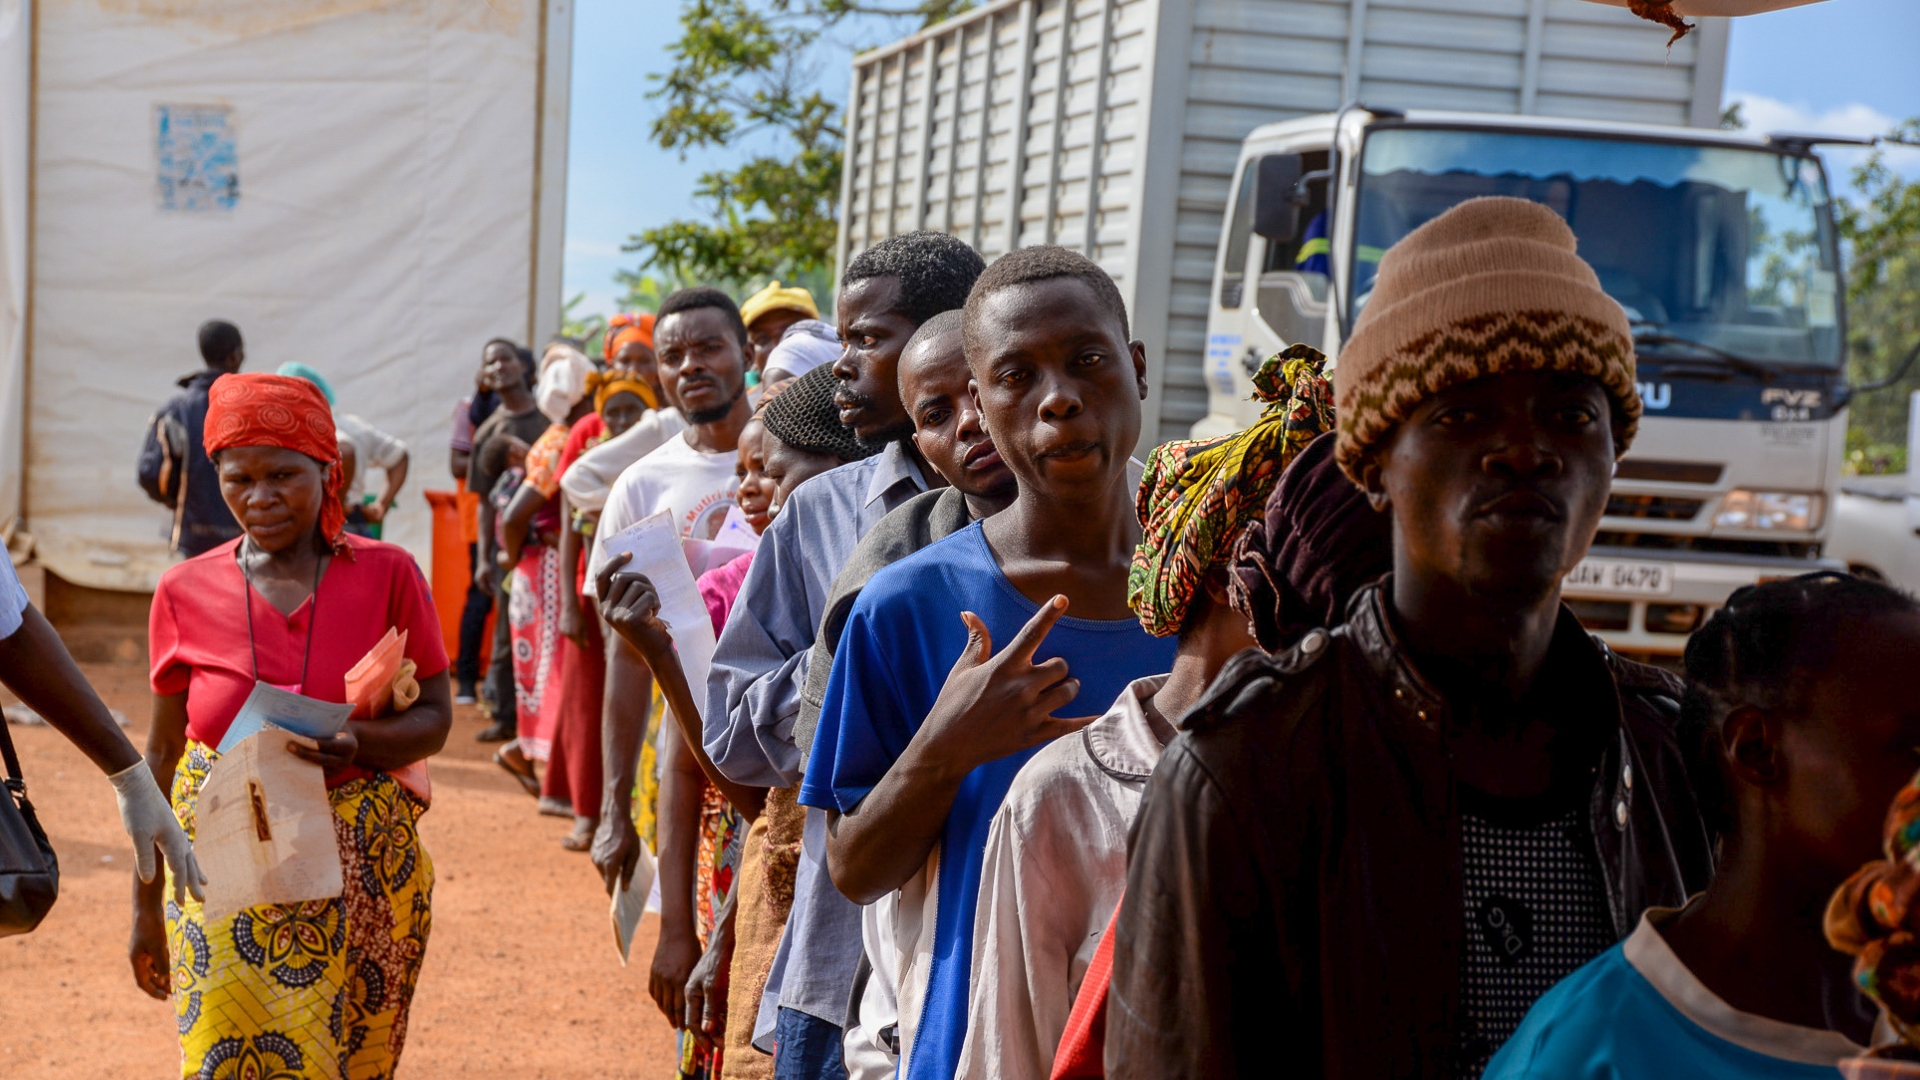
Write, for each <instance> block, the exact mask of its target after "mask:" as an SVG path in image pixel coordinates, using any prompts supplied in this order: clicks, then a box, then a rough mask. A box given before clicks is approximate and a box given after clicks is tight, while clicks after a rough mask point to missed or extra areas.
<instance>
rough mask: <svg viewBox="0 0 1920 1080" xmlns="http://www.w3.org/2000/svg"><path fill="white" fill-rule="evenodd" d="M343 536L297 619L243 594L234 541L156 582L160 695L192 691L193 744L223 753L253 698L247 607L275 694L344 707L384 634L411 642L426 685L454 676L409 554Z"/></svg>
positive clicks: (156, 688)
mask: <svg viewBox="0 0 1920 1080" xmlns="http://www.w3.org/2000/svg"><path fill="white" fill-rule="evenodd" d="M345 539H346V542H347V545H348V549H349V552H350V555H351V557H348V556H346V555H337V556H335V557H334V558H333V559H331V560H329V561H328V563H327V571H326V574H325V575H324V576H322V578H321V579H320V589H319V591H318V592H317V593H316V594H315V596H314V597H309V598H308V599H307V601H306V602H305V603H302V604H301V605H300V606H299V607H298V608H295V609H294V612H293V614H292V615H282V614H281V613H280V610H279V609H278V608H276V607H274V606H273V605H272V604H271V603H269V602H268V601H267V599H266V598H265V597H263V596H261V595H260V594H259V593H258V592H257V591H255V590H253V589H251V588H249V587H248V585H247V583H246V578H245V577H244V576H243V575H242V574H241V573H240V564H239V562H238V561H237V560H236V559H235V557H234V551H235V549H236V548H238V547H239V545H240V541H239V540H230V541H228V542H227V543H224V544H221V545H220V546H219V547H217V548H214V549H213V550H212V551H209V552H207V553H205V554H203V555H200V556H197V557H195V558H192V559H188V560H187V561H186V562H183V563H178V564H176V565H174V566H172V567H169V568H168V569H167V572H166V573H164V574H162V575H160V584H159V587H157V588H156V589H154V591H153V609H152V611H151V612H150V613H149V615H148V617H147V641H148V644H149V647H150V649H151V651H152V654H153V678H152V682H153V692H154V693H156V694H162V695H169V694H178V693H181V692H182V691H184V692H185V693H186V695H187V736H188V737H189V738H191V739H194V740H196V741H198V742H200V743H203V744H205V745H207V746H218V745H219V743H220V740H221V738H223V737H224V736H225V735H226V733H227V726H228V725H229V724H231V723H233V718H234V716H235V715H236V714H238V713H239V711H240V706H241V704H242V703H243V702H245V701H246V700H247V695H248V694H250V693H252V692H253V659H252V656H251V655H250V653H249V650H248V647H247V609H246V608H245V607H243V606H242V605H244V604H247V603H249V602H251V603H252V605H253V633H254V644H255V646H256V649H255V651H256V652H257V654H258V656H259V659H260V678H261V679H262V680H263V681H265V682H268V683H271V684H273V685H275V686H280V687H284V688H288V689H292V690H295V691H296V692H298V693H301V694H305V695H306V696H308V697H311V698H318V699H320V700H321V701H338V702H345V701H346V700H347V671H348V670H349V669H350V668H352V667H353V665H355V664H357V663H359V662H360V660H361V658H362V657H364V656H366V655H367V653H369V652H371V651H372V650H373V647H374V646H375V645H378V644H379V643H380V639H381V638H382V637H384V636H386V633H387V629H388V627H392V628H394V629H397V630H402V631H405V632H406V633H407V648H406V656H407V659H409V660H412V661H413V662H414V665H415V666H416V669H417V670H416V675H417V677H419V678H420V679H421V680H423V681H424V680H425V679H427V678H428V677H430V676H434V675H438V674H440V673H441V672H443V671H445V670H446V669H447V647H446V643H445V642H443V641H441V639H440V616H439V613H438V612H437V611H436V610H435V608H434V606H433V596H432V593H431V591H430V590H429V589H428V587H427V579H426V576H425V575H424V574H422V573H421V572H420V567H419V565H418V564H416V563H415V562H414V561H413V556H411V555H409V554H407V551H406V549H405V548H402V547H399V546H398V545H395V544H388V543H383V542H381V541H379V540H368V539H366V538H364V537H360V536H354V535H352V534H351V533H349V534H347V536H346V537H345ZM316 600H317V602H318V607H317V608H316V606H315V604H316ZM316 611H318V613H319V619H318V624H317V625H316V624H315V623H314V613H315V612H316ZM310 631H311V634H312V639H313V651H312V658H311V660H309V661H308V662H307V678H306V684H305V685H304V686H302V685H300V682H301V679H300V669H301V663H302V657H303V655H304V654H305V653H306V650H307V639H308V635H309V632H310ZM364 775H366V773H365V772H364V771H362V770H359V769H354V768H349V769H346V770H343V771H342V772H341V773H339V774H337V775H335V776H330V777H328V780H327V783H328V786H330V787H337V786H339V785H340V784H344V783H346V782H347V781H348V780H351V779H354V778H355V777H357V776H364Z"/></svg>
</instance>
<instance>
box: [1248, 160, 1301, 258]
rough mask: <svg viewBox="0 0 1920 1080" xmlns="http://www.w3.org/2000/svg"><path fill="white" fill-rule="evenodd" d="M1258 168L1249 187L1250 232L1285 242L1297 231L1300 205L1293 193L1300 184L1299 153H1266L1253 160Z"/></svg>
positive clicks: (1298, 228) (1298, 229)
mask: <svg viewBox="0 0 1920 1080" xmlns="http://www.w3.org/2000/svg"><path fill="white" fill-rule="evenodd" d="M1255 167H1256V168H1258V169H1259V170H1260V172H1259V174H1258V176H1257V178H1256V180H1255V182H1254V189H1253V231H1254V232H1255V233H1258V234H1259V235H1261V236H1264V237H1266V238H1267V239H1269V240H1273V241H1276V242H1279V243H1286V242H1287V241H1290V240H1292V239H1293V238H1294V237H1295V236H1296V235H1298V233H1299V231H1300V204H1299V203H1298V202H1296V201H1294V192H1295V190H1296V189H1297V188H1298V187H1299V186H1300V173H1301V171H1302V168H1303V166H1302V164H1301V159H1300V155H1299V154H1268V155H1267V156H1266V157H1263V158H1261V159H1260V160H1259V161H1258V162H1256V163H1255Z"/></svg>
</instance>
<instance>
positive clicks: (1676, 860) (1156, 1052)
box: [1106, 198, 1712, 1080]
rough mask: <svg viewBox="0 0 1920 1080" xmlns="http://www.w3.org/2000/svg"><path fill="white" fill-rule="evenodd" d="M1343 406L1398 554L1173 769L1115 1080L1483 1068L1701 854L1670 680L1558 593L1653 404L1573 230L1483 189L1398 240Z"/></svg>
mask: <svg viewBox="0 0 1920 1080" xmlns="http://www.w3.org/2000/svg"><path fill="white" fill-rule="evenodd" d="M1334 401H1335V410H1336V415H1337V429H1336V430H1337V436H1336V444H1335V446H1336V451H1335V452H1336V457H1337V460H1338V461H1339V464H1340V466H1341V468H1342V470H1343V471H1344V472H1345V473H1346V474H1347V476H1348V478H1350V479H1351V480H1352V481H1353V482H1354V483H1355V484H1357V485H1358V486H1359V487H1360V488H1362V489H1363V490H1364V491H1365V492H1366V495H1367V498H1368V500H1369V502H1371V503H1372V505H1373V508H1374V509H1375V510H1377V511H1380V512H1382V513H1386V514H1390V515H1392V518H1393V572H1392V573H1391V574H1390V575H1388V576H1387V577H1386V578H1384V579H1382V580H1381V581H1380V582H1378V583H1376V584H1374V585H1370V586H1368V587H1367V588H1365V589H1363V590H1361V591H1360V592H1359V593H1358V594H1357V595H1355V597H1354V598H1353V600H1352V601H1351V603H1349V605H1348V607H1347V622H1346V623H1345V624H1344V625H1342V626H1340V627H1339V628H1337V629H1335V630H1334V631H1333V632H1332V633H1331V634H1328V633H1327V632H1325V631H1321V630H1316V631H1313V632H1312V633H1309V634H1308V635H1307V636H1306V637H1305V638H1303V639H1301V641H1300V643H1299V644H1298V645H1297V646H1295V647H1294V648H1293V649H1292V650H1291V651H1289V652H1286V653H1284V654H1281V655H1277V656H1269V655H1267V654H1265V653H1255V652H1248V653H1243V654H1241V655H1240V656H1239V657H1237V658H1235V660H1234V661H1233V662H1232V663H1230V664H1228V666H1227V667H1226V669H1225V670H1223V671H1222V672H1221V674H1220V676H1219V677H1218V678H1217V679H1216V680H1215V681H1214V683H1213V686H1212V687H1211V689H1210V690H1209V692H1208V694H1207V695H1206V696H1205V697H1203V698H1202V699H1201V701H1200V703H1199V704H1198V705H1197V706H1196V707H1195V709H1194V711H1193V712H1192V713H1191V714H1190V715H1189V717H1188V720H1187V723H1186V732H1185V733H1184V734H1182V735H1181V736H1180V737H1179V738H1177V739H1175V740H1174V742H1173V744H1172V745H1171V746H1169V747H1168V748H1167V751H1166V753H1165V754H1164V755H1163V756H1162V757H1161V759H1160V763H1159V767H1158V768H1157V769H1156V770H1155V772H1154V774H1153V779H1152V780H1151V781H1149V782H1148V785H1147V790H1146V796H1145V802H1144V804H1143V806H1142V808H1141V811H1140V816H1139V818H1138V819H1137V821H1136V823H1135V825H1134V832H1133V844H1132V851H1131V855H1130V859H1129V863H1128V874H1127V890H1126V899H1125V900H1124V901H1123V902H1122V904H1121V907H1120V914H1119V917H1118V919H1117V922H1116V924H1115V931H1114V933H1115V943H1114V949H1113V958H1114V965H1113V981H1112V986H1111V989H1110V993H1109V998H1108V1003H1107V1014H1106V1022H1107V1034H1106V1070H1107V1074H1108V1075H1109V1076H1114V1077H1151V1078H1154V1080H1160V1078H1164V1077H1198V1076H1206V1077H1218V1078H1230V1077H1237V1076H1297V1077H1341V1078H1374V1077H1427V1078H1432V1080H1453V1078H1477V1077H1478V1076H1479V1075H1480V1073H1481V1070H1482V1069H1483V1068H1485V1066H1486V1062H1487V1059H1488V1057H1489V1056H1490V1055H1491V1054H1492V1053H1493V1052H1494V1050H1496V1049H1497V1048H1498V1047H1499V1046H1500V1044H1501V1043H1502V1042H1503V1041H1505V1040H1506V1038H1507V1037H1508V1036H1509V1035H1511V1034H1512V1033H1513V1030H1514V1028H1515V1027H1516V1026H1517V1025H1518V1023H1519V1021H1520V1019H1521V1017H1522V1016H1523V1015H1524V1014H1525V1013H1526V1011H1527V1008H1528V1006H1530V1005H1531V1004H1532V1003H1533V1001H1534V999H1536V998H1537V997H1539V996H1540V995H1541V994H1542V993H1544V992H1545V991H1546V990H1547V989H1548V988H1549V987H1551V986H1552V985H1553V984H1554V983H1555V982H1557V981H1559V980H1560V979H1561V978H1562V977H1564V976H1565V975H1567V974H1568V973H1569V972H1571V971H1573V970H1574V969H1575V968H1578V967H1580V966H1581V965H1582V964H1584V963H1586V962H1587V961H1588V960H1590V959H1592V958H1593V957H1594V956H1596V955H1598V954H1599V953H1601V952H1602V951H1604V950H1606V949H1607V948H1609V947H1610V946H1612V945H1613V943H1614V942H1615V941H1618V940H1619V939H1620V938H1622V937H1625V936H1626V935H1627V933H1628V932H1630V931H1631V930H1632V929H1633V927H1634V925H1635V923H1637V922H1638V921H1639V919H1640V914H1641V912H1643V911H1645V910H1646V909H1647V908H1648V907H1651V906H1663V907H1677V906H1679V905H1681V904H1683V903H1685V902H1686V899H1687V898H1688V897H1689V896H1691V895H1693V894H1694V893H1695V892H1697V891H1699V890H1700V889H1701V888H1702V887H1704V886H1705V884H1706V882H1707V879H1708V876H1709V874H1710V873H1711V869H1712V863H1711V859H1710V846H1709V843H1708V837H1707V832H1706V829H1705V827H1704V825H1703V824H1702V821H1701V817H1700V813H1699V809H1698V807H1697V806H1696V804H1695V800H1694V797H1693V793H1692V789H1691V787H1690V786H1689V784H1688V781H1687V773H1686V769H1685V765H1684V761H1683V758H1682V756H1681V752H1680V747H1679V745H1678V743H1677V741H1676V738H1675V730H1674V723H1675V720H1676V719H1677V714H1678V711H1679V707H1678V704H1677V699H1678V697H1679V695H1680V686H1679V682H1678V680H1676V679H1675V678H1673V676H1671V675H1669V674H1667V673H1665V672H1663V671H1660V670H1657V669H1655V668H1651V667H1648V666H1645V665H1642V664H1635V663H1632V662H1630V661H1627V660H1623V659H1621V658H1619V657H1618V656H1615V655H1614V654H1613V653H1611V652H1609V651H1608V650H1607V649H1606V647H1605V646H1604V645H1601V644H1600V643H1599V642H1598V641H1597V640H1595V639H1594V638H1592V637H1590V636H1588V635H1587V633H1586V632H1584V631H1583V630H1582V629H1581V628H1580V624H1579V622H1578V621H1577V620H1575V619H1574V617H1573V614H1572V613H1571V612H1570V611H1568V610H1567V609H1566V608H1565V607H1564V606H1563V605H1562V604H1561V603H1560V582H1561V579H1562V577H1563V576H1564V575H1565V573H1566V572H1567V571H1568V570H1569V569H1570V568H1572V567H1573V566H1574V565H1575V564H1577V563H1578V562H1579V561H1580V559H1581V558H1582V557H1583V556H1584V555H1585V554H1586V550H1587V545H1588V544H1589V543H1590V542H1591V541H1592V539H1593V533H1594V529H1595V528H1596V527H1597V526H1598V525H1599V522H1600V515H1601V512H1602V510H1603V509H1604V508H1605V506H1606V500H1607V493H1608V489H1609V487H1610V486H1611V480H1612V474H1613V465H1614V462H1615V461H1616V460H1617V459H1618V458H1619V456H1620V455H1621V454H1623V453H1625V452H1626V449H1627V446H1628V445H1629V443H1630V442H1631V440H1632V438H1633V434H1634V427H1635V425H1636V423H1637V421H1638V419H1639V416H1640V399H1639V395H1638V393H1637V392H1636V390H1635V386H1634V366H1633V341H1632V337H1631V335H1630V333H1629V328H1628V324H1627V317H1626V314H1625V313H1624V312H1623V311H1622V310H1621V308H1620V305H1619V304H1617V303H1615V302H1614V301H1613V300H1612V299H1611V298H1610V297H1608V296H1607V295H1606V293H1604V292H1602V291H1601V289H1600V283H1599V280H1598V278H1596V277H1595V275H1594V272H1593V270H1592V268H1590V267H1589V266H1588V265H1587V264H1586V263H1585V262H1583V261H1582V260H1581V259H1580V257H1579V256H1578V255H1576V254H1575V252H1574V235H1573V232H1572V230H1570V229H1569V228H1568V227H1567V225H1566V223H1565V222H1563V221H1561V220H1560V219H1559V218H1558V217H1557V216H1555V215H1554V213H1553V212H1552V211H1551V210H1548V209H1547V208H1546V207H1543V206H1540V205H1539V204H1537V203H1531V202H1527V201H1524V200H1520V199H1511V198H1483V199H1474V200H1470V201H1468V202H1465V203H1462V204H1461V205H1459V206H1457V207H1455V208H1454V209H1452V210H1450V211H1448V212H1447V213H1445V214H1442V215H1441V216H1439V217H1437V218H1435V219H1433V220H1432V221H1429V222H1427V223H1426V224H1424V225H1422V226H1421V227H1419V228H1418V229H1415V230H1414V231H1413V232H1411V233H1409V234H1408V235H1407V236H1406V238H1404V239H1403V240H1401V241H1400V242H1399V243H1398V244H1396V245H1395V246H1394V247H1393V249H1392V250H1390V251H1388V252H1387V254H1386V257H1385V258H1383V259H1382V260H1381V262H1380V274H1379V278H1378V282H1377V284H1376V286H1375V288H1374V292H1373V294H1372V296H1371V298H1370V299H1369V301H1368V303H1367V307H1366V310H1365V311H1364V312H1363V313H1362V314H1361V316H1360V318H1359V320H1358V321H1357V323H1356V324H1355V326H1354V330H1353V334H1352V336H1351V338H1350V339H1349V340H1348V342H1347V344H1346V346H1345V348H1344V349H1343V350H1342V352H1341V354H1340V363H1339V366H1338V367H1337V368H1336V369H1335V372H1334ZM1278 569H1284V568H1278Z"/></svg>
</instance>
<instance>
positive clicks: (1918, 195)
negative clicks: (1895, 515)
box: [1835, 118, 1920, 472]
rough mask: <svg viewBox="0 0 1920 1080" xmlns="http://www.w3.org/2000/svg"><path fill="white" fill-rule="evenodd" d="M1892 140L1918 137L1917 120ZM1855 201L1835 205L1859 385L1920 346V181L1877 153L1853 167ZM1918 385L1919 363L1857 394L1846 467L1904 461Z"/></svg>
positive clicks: (1887, 466)
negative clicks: (1845, 251)
mask: <svg viewBox="0 0 1920 1080" xmlns="http://www.w3.org/2000/svg"><path fill="white" fill-rule="evenodd" d="M1889 141H1893V142H1899V143H1904V144H1907V145H1912V144H1914V143H1916V142H1920V118H1915V119H1912V120H1908V121H1907V122H1905V123H1904V124H1901V125H1900V126H1899V127H1898V128H1896V129H1895V130H1894V131H1893V132H1892V133H1891V135H1890V136H1889ZM1853 186H1854V189H1855V190H1856V191H1858V192H1859V197H1858V199H1855V200H1849V199H1845V198H1843V199H1840V200H1839V201H1838V205H1837V206H1836V208H1835V211H1836V212H1835V218H1836V223H1837V224H1838V225H1839V228H1840V235H1841V237H1842V238H1844V239H1845V240H1846V242H1847V246H1848V249H1849V259H1848V273H1847V301H1848V307H1847V323H1848V333H1847V336H1848V338H1849V341H1848V345H1849V361H1848V375H1849V377H1850V380H1851V381H1852V382H1854V383H1856V384H1860V383H1866V382H1869V381H1873V380H1878V379H1882V378H1885V377H1886V376H1888V375H1890V374H1892V373H1893V370H1894V368H1895V367H1896V366H1897V365H1898V364H1899V363H1900V362H1901V361H1902V360H1904V359H1905V358H1906V356H1907V354H1908V353H1909V352H1911V351H1912V350H1913V349H1914V348H1915V347H1916V346H1920V182H1914V181H1909V180H1907V179H1906V178H1904V177H1902V176H1901V175H1900V174H1899V173H1898V172H1896V171H1894V169H1893V168H1892V167H1891V166H1889V165H1888V164H1887V160H1886V154H1885V153H1884V152H1883V151H1875V152H1874V153H1873V154H1872V155H1871V156H1870V157H1868V158H1867V160H1866V161H1865V162H1863V163H1862V164H1861V165H1860V166H1859V167H1858V168H1856V169H1854V171H1853ZM1915 390H1920V364H1917V365H1916V366H1915V367H1914V368H1913V369H1911V370H1909V371H1908V372H1907V374H1906V376H1905V377H1904V378H1902V379H1901V380H1900V381H1899V382H1898V383H1896V384H1895V385H1893V386H1890V387H1888V388H1887V389H1885V390H1881V391H1878V392H1875V393H1868V394H1860V395H1857V396H1856V397H1855V398H1854V399H1853V402H1852V404H1851V406H1850V413H1851V422H1850V424H1849V426H1848V431H1847V451H1848V463H1849V467H1851V468H1853V469H1854V470H1856V471H1861V472H1881V471H1899V470H1901V469H1904V468H1906V467H1907V465H1908V463H1907V461H1906V442H1907V402H1908V400H1909V398H1910V396H1911V394H1912V392H1913V391H1915Z"/></svg>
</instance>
